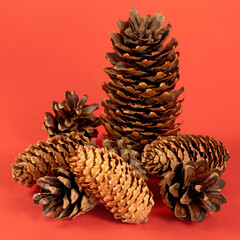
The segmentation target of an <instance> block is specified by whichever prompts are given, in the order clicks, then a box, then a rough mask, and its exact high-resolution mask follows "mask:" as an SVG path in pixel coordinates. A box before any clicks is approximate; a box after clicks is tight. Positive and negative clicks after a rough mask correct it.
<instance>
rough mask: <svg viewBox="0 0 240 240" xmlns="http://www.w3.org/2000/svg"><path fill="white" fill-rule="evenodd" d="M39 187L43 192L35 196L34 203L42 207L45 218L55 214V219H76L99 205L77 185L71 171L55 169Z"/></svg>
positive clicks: (39, 181)
mask: <svg viewBox="0 0 240 240" xmlns="http://www.w3.org/2000/svg"><path fill="white" fill-rule="evenodd" d="M37 185H38V186H39V187H40V188H41V192H40V193H36V194H34V195H33V202H34V203H35V204H37V205H41V206H42V211H43V215H44V216H50V215H51V214H53V215H52V218H53V219H58V220H63V219H66V218H75V217H77V216H78V215H80V214H83V213H86V212H88V211H90V210H92V209H93V208H94V207H95V206H96V205H97V203H98V199H97V198H96V197H95V196H94V195H93V194H91V193H88V192H86V191H85V189H84V188H83V187H81V186H78V185H77V183H76V182H75V176H74V175H73V174H72V172H71V171H70V170H69V169H62V168H57V169H56V168H55V169H53V170H52V172H51V176H45V177H41V178H39V179H38V180H37Z"/></svg>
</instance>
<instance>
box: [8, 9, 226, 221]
mask: <svg viewBox="0 0 240 240" xmlns="http://www.w3.org/2000/svg"><path fill="white" fill-rule="evenodd" d="M164 21H165V17H164V16H162V15H161V14H160V13H156V14H155V15H154V16H152V17H151V16H149V15H147V16H145V17H144V18H141V17H140V15H139V14H138V12H137V11H136V10H135V9H131V10H130V13H129V19H128V21H126V22H125V21H122V20H118V21H117V24H118V26H119V29H120V32H119V33H117V32H112V33H111V41H112V45H113V46H112V47H113V50H114V52H111V53H107V54H106V57H107V59H108V60H109V61H110V62H111V64H112V65H113V66H112V67H108V68H105V72H106V73H107V74H108V75H109V77H110V79H109V81H108V82H104V83H103V90H104V91H105V92H106V93H107V95H108V97H109V100H105V99H104V100H102V106H103V107H104V110H105V114H103V113H102V114H101V116H100V118H98V117H96V116H95V115H94V114H93V112H94V111H95V110H96V109H97V108H98V104H97V103H96V104H92V105H87V104H86V101H87V98H88V96H87V95H83V96H82V97H81V98H80V99H79V98H78V96H77V95H76V93H75V92H69V91H66V93H65V100H64V101H63V102H60V103H58V102H53V103H52V109H53V112H54V114H51V113H49V112H47V113H46V116H45V122H44V125H43V130H47V133H48V140H46V141H39V142H37V143H36V144H35V145H30V146H29V147H28V148H27V149H26V150H25V151H23V152H21V153H20V154H19V156H18V157H17V158H16V159H15V162H14V163H13V164H12V175H13V178H14V180H15V181H16V182H19V183H20V184H26V185H27V186H29V187H31V186H33V185H34V184H37V186H38V187H39V188H40V192H39V193H37V194H34V196H33V202H34V203H35V204H37V205H41V206H42V211H43V215H44V216H49V215H52V217H53V218H54V219H59V220H62V219H65V218H74V217H76V216H78V215H80V214H83V213H85V212H87V211H90V210H92V209H93V208H94V207H95V206H96V205H97V203H98V199H101V200H102V201H101V202H102V203H103V204H104V205H105V207H106V209H107V210H109V211H110V212H112V213H113V215H114V217H115V218H116V219H121V220H122V221H123V222H126V223H135V224H138V223H141V222H145V221H147V215H148V213H149V212H150V211H151V208H152V206H153V205H154V201H153V194H152V192H151V191H150V190H149V188H148V186H147V183H146V181H147V180H148V178H149V177H151V176H155V177H159V179H160V180H161V181H160V184H159V185H160V195H161V197H162V200H163V202H164V203H165V204H166V205H167V206H168V207H170V208H171V209H172V210H173V212H174V214H175V216H176V217H177V218H179V219H182V220H183V219H188V218H190V219H191V220H192V221H196V222H197V221H203V220H204V219H205V217H206V215H207V212H210V213H214V212H217V211H219V210H220V205H223V204H224V203H226V199H225V198H224V196H223V195H222V194H221V189H222V188H223V187H224V184H225V182H224V180H222V179H221V175H222V173H223V172H224V171H225V169H226V164H227V162H228V160H229V158H230V156H229V153H228V151H227V149H226V148H225V147H224V146H223V144H222V143H221V142H220V141H218V140H215V139H213V138H212V137H208V136H206V137H204V136H201V135H192V134H187V135H182V134H180V132H179V131H180V129H179V126H180V124H179V123H176V118H177V117H178V115H179V114H180V110H181V102H182V101H183V100H179V95H180V94H181V93H182V92H183V88H181V89H178V90H174V88H175V85H176V83H177V81H178V79H179V73H178V71H179V66H178V56H179V53H178V52H177V51H176V50H175V48H176V46H177V45H178V42H177V41H176V40H175V39H174V38H172V39H171V40H170V41H168V42H167V43H165V41H166V39H167V38H168V36H169V35H170V32H171V25H170V24H168V25H166V26H165V27H162V24H163V22H164ZM100 124H102V125H103V126H104V127H105V129H106V132H107V134H103V147H99V146H97V145H96V137H97V135H98V131H97V129H96V128H97V127H98V126H99V125H100ZM155 197H156V198H157V197H158V196H155Z"/></svg>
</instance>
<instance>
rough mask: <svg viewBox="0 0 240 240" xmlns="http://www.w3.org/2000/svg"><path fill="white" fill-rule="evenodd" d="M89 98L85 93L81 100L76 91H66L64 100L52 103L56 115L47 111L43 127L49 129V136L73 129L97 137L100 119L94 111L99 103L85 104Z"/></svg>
mask: <svg viewBox="0 0 240 240" xmlns="http://www.w3.org/2000/svg"><path fill="white" fill-rule="evenodd" d="M87 99H88V96H87V95H83V96H82V97H81V99H80V100H79V98H78V96H77V95H76V93H75V92H74V91H73V92H69V91H66V92H65V100H64V101H63V102H60V103H58V102H55V101H54V102H53V103H52V108H53V111H54V113H55V116H53V115H52V114H51V113H50V112H46V113H45V120H46V121H45V122H44V124H43V128H42V129H43V130H45V129H46V130H47V133H48V136H49V137H53V136H55V135H59V134H65V133H70V132H72V131H76V132H80V133H83V134H84V135H85V136H87V137H89V138H91V137H97V135H98V131H97V130H96V129H95V128H96V127H97V126H99V125H100V119H99V118H97V117H95V116H94V115H93V114H92V112H94V111H95V110H96V109H98V104H97V103H94V104H92V105H85V103H86V101H87Z"/></svg>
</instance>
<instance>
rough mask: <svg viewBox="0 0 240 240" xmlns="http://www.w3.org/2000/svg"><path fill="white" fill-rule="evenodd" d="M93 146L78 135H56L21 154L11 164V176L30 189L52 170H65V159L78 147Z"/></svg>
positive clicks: (31, 146) (73, 133)
mask: <svg viewBox="0 0 240 240" xmlns="http://www.w3.org/2000/svg"><path fill="white" fill-rule="evenodd" d="M84 144H94V142H93V141H90V140H89V138H87V137H85V136H83V135H82V134H80V133H78V134H77V133H75V132H72V133H70V134H65V135H57V136H55V137H52V138H49V139H48V140H47V141H38V142H37V144H35V145H30V146H29V147H28V148H27V149H26V150H25V151H24V152H21V153H20V154H19V155H18V157H17V158H16V159H15V162H14V163H12V165H11V167H12V176H13V178H14V180H15V181H16V182H19V183H20V184H21V185H23V184H27V185H28V186H29V187H31V186H32V185H33V184H35V182H36V180H37V179H39V178H40V177H44V176H46V175H47V174H49V173H50V172H51V169H53V168H57V167H60V168H63V169H65V168H67V167H68V164H67V162H66V158H68V157H69V156H70V155H72V154H73V153H74V152H75V151H76V149H77V148H78V146H79V145H84Z"/></svg>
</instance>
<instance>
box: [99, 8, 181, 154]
mask: <svg viewBox="0 0 240 240" xmlns="http://www.w3.org/2000/svg"><path fill="white" fill-rule="evenodd" d="M164 21H165V17H164V16H162V15H161V14H160V13H156V14H155V15H154V16H152V17H151V16H149V15H147V16H146V17H145V18H141V17H140V15H139V14H138V12H137V11H136V10H135V9H131V10H130V13H129V19H128V21H126V22H124V21H122V20H118V21H117V24H118V27H119V29H120V33H117V32H113V33H111V34H110V35H111V40H112V44H113V50H114V52H113V53H107V54H106V57H107V59H108V60H109V61H110V62H111V64H112V65H113V66H112V67H108V68H105V72H106V73H107V74H108V75H109V77H110V80H109V82H107V83H106V82H104V83H103V90H104V91H105V92H106V93H107V95H108V97H109V99H110V100H103V101H102V105H103V107H104V110H105V113H106V116H105V115H104V114H102V115H101V121H102V124H103V125H104V127H105V128H106V131H107V133H108V137H109V138H111V139H118V138H123V137H125V138H128V140H129V141H131V142H132V144H137V146H138V149H141V150H142V148H143V147H144V145H145V144H147V143H150V142H152V141H153V140H155V139H156V138H157V137H158V136H159V135H174V134H176V133H177V132H178V131H179V125H180V124H179V123H175V120H176V118H177V116H178V115H179V114H180V109H181V102H182V100H178V97H179V95H180V94H181V93H182V92H183V88H181V89H179V90H174V88H175V85H176V83H177V81H178V80H179V73H178V71H179V67H178V56H179V53H178V52H177V51H175V48H176V46H177V45H178V43H177V41H176V40H175V39H174V38H172V39H171V40H170V41H169V42H168V43H165V42H166V40H167V39H168V36H169V35H170V33H171V25H170V24H168V25H166V26H165V27H162V24H163V22H164Z"/></svg>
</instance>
